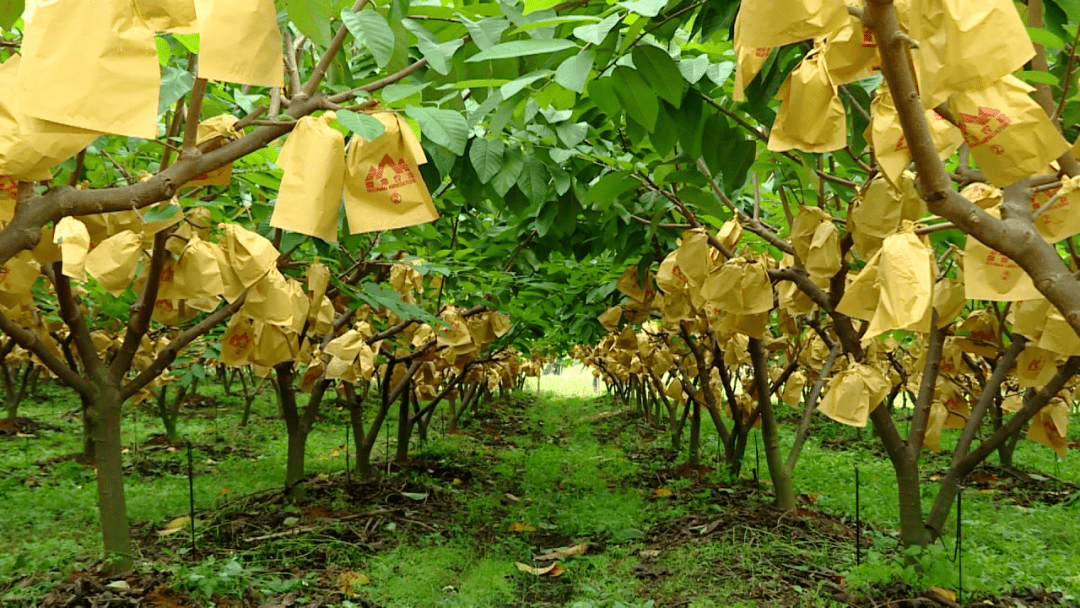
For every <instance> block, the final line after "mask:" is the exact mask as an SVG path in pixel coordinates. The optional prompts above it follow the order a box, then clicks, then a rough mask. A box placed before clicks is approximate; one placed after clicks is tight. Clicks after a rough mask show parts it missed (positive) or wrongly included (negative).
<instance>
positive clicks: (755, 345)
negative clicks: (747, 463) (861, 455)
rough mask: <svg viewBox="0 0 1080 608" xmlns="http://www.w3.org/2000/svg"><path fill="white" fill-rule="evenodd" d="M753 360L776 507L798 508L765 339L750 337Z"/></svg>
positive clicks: (766, 455) (763, 440) (762, 432)
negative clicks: (774, 402) (782, 447)
mask: <svg viewBox="0 0 1080 608" xmlns="http://www.w3.org/2000/svg"><path fill="white" fill-rule="evenodd" d="M750 360H751V363H752V364H753V367H754V387H755V388H756V389H757V396H758V406H757V409H758V411H760V412H761V442H762V443H763V444H764V448H765V463H766V464H767V465H768V467H769V477H771V478H772V482H773V492H775V494H776V499H775V501H776V506H777V507H779V508H781V509H794V508H795V486H794V484H793V483H792V475H791V469H789V468H788V467H786V466H784V458H783V456H782V455H781V454H780V435H779V431H778V429H777V424H776V413H775V412H774V411H773V405H772V395H771V393H770V391H769V370H768V367H766V364H765V347H764V346H763V345H762V344H761V340H758V339H757V338H750Z"/></svg>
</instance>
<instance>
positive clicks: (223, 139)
mask: <svg viewBox="0 0 1080 608" xmlns="http://www.w3.org/2000/svg"><path fill="white" fill-rule="evenodd" d="M236 121H237V118H236V117H235V116H233V115H232V114H221V115H219V116H214V117H213V118H207V119H206V120H204V121H202V122H200V123H199V129H198V131H197V133H196V143H197V144H198V145H199V146H200V147H201V149H205V150H206V151H207V152H212V151H214V150H217V149H218V148H220V147H222V146H224V145H225V144H227V143H229V142H230V141H232V140H234V139H240V137H241V136H243V133H240V132H239V131H237V130H236V129H235V125H236ZM232 169H233V164H232V163H229V164H227V165H225V166H223V167H218V168H217V169H214V170H213V171H209V172H207V173H202V174H200V175H197V176H195V179H193V180H191V181H190V182H188V183H186V184H184V187H185V188H192V187H195V186H228V185H229V183H230V182H231V181H232Z"/></svg>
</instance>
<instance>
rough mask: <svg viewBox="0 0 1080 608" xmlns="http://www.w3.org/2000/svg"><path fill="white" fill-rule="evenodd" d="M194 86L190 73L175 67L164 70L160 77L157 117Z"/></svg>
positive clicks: (193, 78)
mask: <svg viewBox="0 0 1080 608" xmlns="http://www.w3.org/2000/svg"><path fill="white" fill-rule="evenodd" d="M194 85H195V77H194V76H192V75H191V72H189V71H187V70H182V69H180V68H176V67H168V68H165V73H164V74H162V75H161V92H160V93H159V94H158V116H160V115H161V114H162V113H163V112H165V110H167V109H168V108H169V106H171V105H172V104H173V103H175V102H176V100H177V99H180V98H181V97H183V96H184V95H186V94H187V92H188V91H190V90H191V87H192V86H194Z"/></svg>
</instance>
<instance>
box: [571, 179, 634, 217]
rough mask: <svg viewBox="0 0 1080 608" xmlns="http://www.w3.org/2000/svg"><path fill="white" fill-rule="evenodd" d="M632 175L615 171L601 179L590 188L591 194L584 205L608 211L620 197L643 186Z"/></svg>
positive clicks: (586, 197)
mask: <svg viewBox="0 0 1080 608" xmlns="http://www.w3.org/2000/svg"><path fill="white" fill-rule="evenodd" d="M630 175H631V174H630V172H629V171H613V172H611V173H608V174H607V175H605V176H604V177H601V178H600V180H599V181H597V182H596V184H594V185H592V186H590V187H589V193H588V194H587V195H586V196H585V200H584V202H582V205H584V206H585V207H589V206H592V207H594V208H595V209H597V210H598V211H603V210H605V209H607V208H608V207H609V206H611V203H612V202H614V201H615V199H617V198H618V197H619V196H621V195H622V194H624V193H626V192H629V191H631V190H635V189H637V188H639V187H640V186H641V182H639V181H638V180H636V179H634V178H633V177H631V176H630Z"/></svg>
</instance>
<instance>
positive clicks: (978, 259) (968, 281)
mask: <svg viewBox="0 0 1080 608" xmlns="http://www.w3.org/2000/svg"><path fill="white" fill-rule="evenodd" d="M987 213H989V214H990V215H993V216H995V217H999V216H1000V213H999V211H998V209H988V210H987ZM964 297H965V298H967V299H969V300H989V301H992V302H1010V301H1016V300H1033V299H1038V298H1041V297H1042V294H1040V293H1039V290H1037V289H1035V284H1034V283H1033V282H1032V281H1031V277H1030V276H1028V274H1027V273H1026V272H1024V269H1023V268H1020V265H1019V264H1017V263H1016V262H1014V261H1012V260H1010V259H1009V258H1007V257H1005V256H1004V255H1002V254H1001V253H998V252H997V251H994V250H993V249H990V248H989V247H987V246H986V245H983V244H982V243H980V242H979V241H978V240H977V239H976V238H975V237H973V236H969V237H967V245H966V246H965V247H964Z"/></svg>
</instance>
